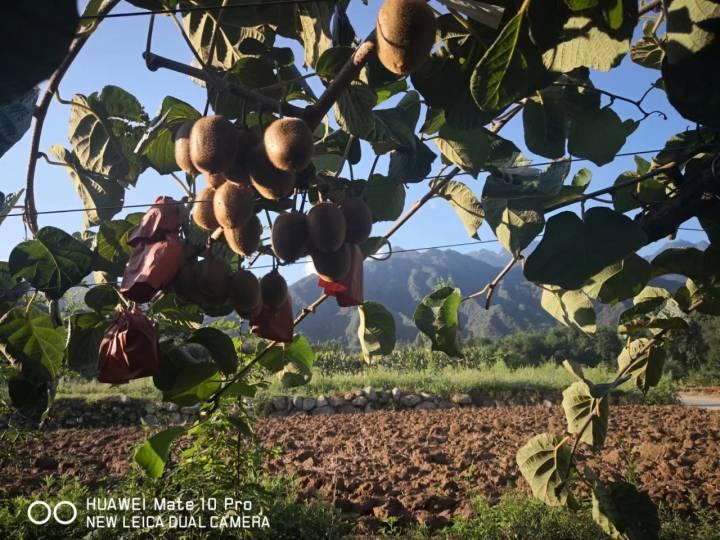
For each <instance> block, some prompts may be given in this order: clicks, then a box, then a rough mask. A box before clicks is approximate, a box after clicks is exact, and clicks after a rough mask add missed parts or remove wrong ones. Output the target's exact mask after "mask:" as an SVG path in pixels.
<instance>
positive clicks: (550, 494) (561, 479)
mask: <svg viewBox="0 0 720 540" xmlns="http://www.w3.org/2000/svg"><path fill="white" fill-rule="evenodd" d="M516 461H517V464H518V467H519V468H520V473H521V474H522V475H523V478H525V480H526V481H527V483H528V484H530V489H531V490H532V493H533V496H534V497H535V498H537V499H539V500H541V501H543V502H544V503H545V504H547V505H549V506H563V505H565V504H566V502H567V497H568V493H567V488H566V485H565V484H566V482H567V480H568V472H569V471H570V469H571V461H570V447H569V446H568V444H567V439H564V438H563V437H561V436H559V435H553V434H552V433H542V434H540V435H535V436H534V437H533V438H532V439H530V440H529V441H528V442H527V444H525V446H523V447H522V448H520V450H518V452H517V456H516Z"/></svg>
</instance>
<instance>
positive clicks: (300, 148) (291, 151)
mask: <svg viewBox="0 0 720 540" xmlns="http://www.w3.org/2000/svg"><path fill="white" fill-rule="evenodd" d="M263 141H264V143H265V151H266V152H267V155H268V159H269V160H270V163H272V164H273V165H275V167H277V168H278V169H280V170H281V171H287V172H299V171H302V170H303V169H304V168H305V167H307V166H308V165H310V158H312V155H313V135H312V131H310V128H309V127H308V125H307V124H306V123H305V120H302V119H301V118H281V119H279V120H275V121H274V122H273V123H272V124H270V126H268V128H267V129H266V130H265V135H264V136H263Z"/></svg>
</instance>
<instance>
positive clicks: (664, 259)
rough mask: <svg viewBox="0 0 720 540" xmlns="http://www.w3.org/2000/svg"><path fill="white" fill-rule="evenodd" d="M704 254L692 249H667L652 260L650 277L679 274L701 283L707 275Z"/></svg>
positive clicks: (707, 269) (707, 270)
mask: <svg viewBox="0 0 720 540" xmlns="http://www.w3.org/2000/svg"><path fill="white" fill-rule="evenodd" d="M709 270H710V269H709V268H707V266H706V258H705V253H704V252H702V251H700V250H699V249H697V248H694V247H688V248H669V249H666V250H664V251H663V252H661V253H660V254H658V255H657V256H656V257H655V258H654V259H653V260H652V277H658V276H664V275H667V274H680V275H683V276H686V277H689V278H691V279H693V280H694V281H703V280H704V279H705V278H706V277H707V276H708V275H709Z"/></svg>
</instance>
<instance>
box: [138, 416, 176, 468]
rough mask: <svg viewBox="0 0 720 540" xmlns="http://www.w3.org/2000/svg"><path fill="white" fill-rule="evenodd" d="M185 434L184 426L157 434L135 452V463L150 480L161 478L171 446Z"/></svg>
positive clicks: (174, 427)
mask: <svg viewBox="0 0 720 540" xmlns="http://www.w3.org/2000/svg"><path fill="white" fill-rule="evenodd" d="M184 433H185V428H184V427H182V426H173V427H170V428H168V429H166V430H164V431H161V432H159V433H156V434H155V435H153V436H152V437H150V438H148V439H147V440H146V441H145V442H144V443H142V444H141V445H140V446H139V447H138V449H137V450H136V451H135V463H137V464H138V465H140V467H142V469H143V470H144V471H145V474H147V475H148V476H149V477H150V478H160V477H161V476H162V474H163V472H164V471H165V466H166V465H167V461H168V458H169V456H170V445H171V444H172V443H173V442H174V441H175V439H177V438H178V437H179V436H180V435H182V434H184Z"/></svg>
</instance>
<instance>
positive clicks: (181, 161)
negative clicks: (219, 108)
mask: <svg viewBox="0 0 720 540" xmlns="http://www.w3.org/2000/svg"><path fill="white" fill-rule="evenodd" d="M194 123H195V122H192V121H188V122H185V123H184V124H183V125H181V126H180V127H179V128H178V130H177V131H176V132H175V163H177V166H178V167H180V170H182V171H183V172H186V173H187V174H192V175H193V176H194V175H196V174H197V173H198V170H197V169H196V168H195V165H193V162H192V159H190V130H192V127H193V124H194Z"/></svg>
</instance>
